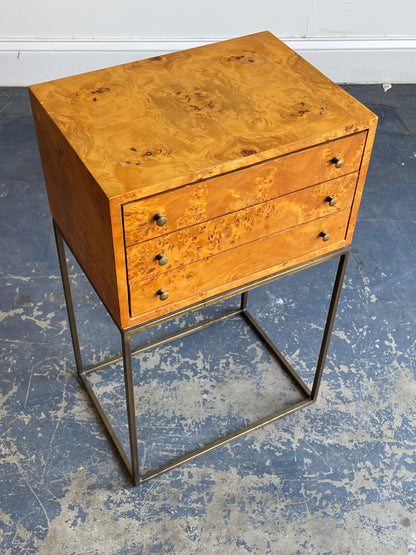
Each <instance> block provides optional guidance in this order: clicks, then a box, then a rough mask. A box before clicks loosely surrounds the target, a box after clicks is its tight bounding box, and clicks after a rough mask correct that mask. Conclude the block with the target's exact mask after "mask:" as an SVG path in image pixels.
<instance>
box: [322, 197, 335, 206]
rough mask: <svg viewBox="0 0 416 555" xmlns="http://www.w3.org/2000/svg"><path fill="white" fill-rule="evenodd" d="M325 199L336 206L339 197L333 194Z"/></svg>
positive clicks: (330, 204)
mask: <svg viewBox="0 0 416 555" xmlns="http://www.w3.org/2000/svg"><path fill="white" fill-rule="evenodd" d="M325 201H326V202H328V203H329V206H335V205H336V203H337V202H338V199H337V198H335V197H333V196H332V195H328V196H327V197H326V199H325Z"/></svg>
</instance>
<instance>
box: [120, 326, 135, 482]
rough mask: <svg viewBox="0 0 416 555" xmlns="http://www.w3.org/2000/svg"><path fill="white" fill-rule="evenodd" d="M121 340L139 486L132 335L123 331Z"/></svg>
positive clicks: (131, 442) (133, 456)
mask: <svg viewBox="0 0 416 555" xmlns="http://www.w3.org/2000/svg"><path fill="white" fill-rule="evenodd" d="M121 341H122V346H123V366H124V382H125V386H126V404H127V421H128V426H129V441H130V456H131V459H130V460H131V477H132V479H133V482H134V485H135V486H137V485H139V483H140V473H139V452H138V447H137V428H136V406H135V400H134V380H133V369H132V358H131V337H130V335H129V334H127V333H125V332H123V331H122V332H121Z"/></svg>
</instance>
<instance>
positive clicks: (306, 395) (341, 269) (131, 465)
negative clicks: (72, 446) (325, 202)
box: [54, 222, 350, 485]
mask: <svg viewBox="0 0 416 555" xmlns="http://www.w3.org/2000/svg"><path fill="white" fill-rule="evenodd" d="M54 230H55V239H56V246H57V251H58V258H59V265H60V269H61V275H62V283H63V288H64V293H65V300H66V307H67V312H68V319H69V325H70V330H71V337H72V344H73V348H74V354H75V362H76V366H77V371H78V375H79V377H80V380H81V381H82V383H83V384H84V386H85V389H86V391H87V392H88V394H89V396H90V398H91V400H92V402H93V404H94V406H95V408H96V410H97V412H98V414H99V416H100V418H101V420H102V422H103V424H104V426H105V428H106V430H107V432H108V434H109V436H110V438H111V440H112V441H113V443H114V446H115V448H116V449H117V452H118V454H119V455H120V457H121V460H122V461H123V463H124V466H125V467H126V469H127V471H128V473H129V474H130V476H131V478H132V481H133V483H134V485H139V484H141V483H143V482H145V481H147V480H150V479H151V478H155V477H156V476H160V475H161V474H163V473H164V472H167V471H168V470H172V469H174V468H176V467H178V466H179V465H182V464H184V463H187V462H189V461H192V460H194V459H196V458H197V457H200V456H201V455H203V454H205V453H209V452H210V451H212V450H214V449H216V448H217V447H220V446H222V445H225V444H227V443H229V442H231V441H233V440H235V439H238V438H240V437H243V436H244V435H246V434H248V433H250V432H252V431H254V430H257V429H259V428H261V427H263V426H265V425H266V424H269V423H271V422H275V421H276V420H278V419H280V418H282V417H283V416H285V415H287V414H291V413H293V412H295V411H297V410H299V409H301V408H303V407H306V406H308V405H311V404H312V403H314V402H315V401H316V399H317V397H318V393H319V387H320V383H321V379H322V374H323V371H324V365H325V360H326V356H327V353H328V347H329V342H330V338H331V333H332V328H333V325H334V320H335V316H336V310H337V306H338V301H339V297H340V293H341V289H342V284H343V280H344V276H345V271H346V267H347V262H348V256H349V253H350V248H349V247H345V248H342V249H339V250H337V251H335V252H333V253H330V254H327V255H324V256H321V257H317V258H315V259H314V260H313V261H310V262H308V263H303V264H300V265H298V266H295V267H293V268H290V269H288V270H284V271H281V272H278V273H276V274H275V275H273V276H269V277H267V278H265V279H262V280H258V281H257V282H254V283H253V284H250V286H245V287H244V288H241V287H240V288H236V289H234V290H233V291H228V292H227V293H225V294H222V295H218V296H217V297H214V298H212V299H210V300H209V301H205V302H203V303H197V304H195V305H193V306H192V307H188V308H187V309H186V310H181V311H177V312H175V313H173V314H171V315H169V316H163V317H161V318H158V319H155V320H154V321H152V322H151V323H150V324H149V323H146V324H144V325H139V326H135V327H131V328H127V329H124V330H123V329H121V328H119V327H118V326H117V327H118V329H119V331H120V334H121V344H122V354H120V355H117V356H114V357H111V358H108V359H106V360H104V361H101V362H98V363H96V364H92V365H89V366H86V367H84V366H83V363H82V357H81V350H80V345H79V339H78V331H77V325H76V320H75V312H74V305H73V300H72V294H71V285H70V280H69V274H68V266H67V262H66V254H65V244H64V238H63V236H62V233H61V231H60V230H59V228H58V226H57V225H56V222H54ZM336 257H339V259H340V260H339V264H338V269H337V273H336V277H335V282H334V286H333V290H332V296H331V301H330V304H329V309H328V315H327V319H326V324H325V329H324V333H323V337H322V343H321V348H320V352H319V357H318V362H317V366H316V370H315V376H314V380H313V385H312V389H310V388H309V387H308V386H307V385H306V384H305V383H304V382H303V380H302V379H301V378H300V376H299V375H298V373H297V372H296V371H295V370H294V368H292V366H291V365H290V364H289V362H288V361H287V360H286V358H285V357H284V356H283V355H282V353H281V352H280V351H279V349H278V348H277V347H276V345H275V344H274V343H273V341H272V340H271V339H270V338H269V337H268V335H267V334H266V333H265V332H264V330H263V329H262V328H261V327H260V325H259V324H258V323H257V322H256V321H255V319H254V318H253V316H252V315H251V314H250V313H249V311H248V309H247V299H248V290H250V289H253V288H255V287H258V286H260V285H263V284H264V283H267V282H270V281H272V280H275V279H279V278H281V277H283V276H285V275H288V274H291V273H295V272H298V271H300V270H302V269H305V268H309V267H311V266H314V265H316V264H319V263H321V262H324V261H326V260H330V259H333V258H336ZM74 258H75V257H74ZM236 294H241V305H240V308H238V309H235V310H230V311H228V312H226V313H225V314H221V315H219V316H215V317H213V318H210V319H208V320H205V321H203V322H200V323H197V324H194V325H192V326H189V327H188V328H185V329H182V330H179V331H177V332H175V333H172V334H170V335H167V336H165V337H163V338H161V339H157V340H155V341H151V342H148V343H146V344H144V345H142V346H139V347H137V348H135V349H132V348H131V337H132V336H133V335H135V334H136V333H139V332H140V331H142V330H144V329H146V328H149V327H150V326H151V325H157V324H159V323H162V322H165V321H167V320H168V319H173V318H176V317H177V316H178V315H182V314H186V313H189V312H191V311H194V310H197V309H199V308H201V307H204V306H207V305H208V304H214V303H216V302H219V301H220V300H223V299H225V298H229V297H231V296H234V295H236ZM98 296H99V295H98ZM237 315H241V316H242V317H243V318H244V320H245V321H246V322H247V323H248V325H249V326H250V327H251V328H252V329H253V330H254V332H255V333H256V334H257V336H258V337H259V338H260V339H261V341H262V342H263V344H264V345H265V346H266V348H268V349H269V351H270V353H271V354H272V355H273V356H274V357H275V359H276V360H277V361H278V363H279V364H280V366H281V367H282V368H283V369H284V371H285V372H286V373H287V375H288V376H289V377H290V378H291V380H292V381H293V383H294V385H295V386H296V387H297V389H298V390H299V392H300V393H301V394H302V396H303V399H302V400H300V401H297V402H296V403H293V404H292V405H290V406H288V407H285V408H283V409H280V410H278V411H276V412H273V413H272V414H270V415H268V416H266V417H264V418H262V419H260V420H257V421H256V422H253V423H251V424H249V425H247V426H245V427H243V428H241V429H239V430H237V431H234V432H231V433H229V434H226V435H224V436H222V437H220V438H218V439H216V440H215V441H212V442H210V443H208V444H206V445H203V446H202V447H199V448H198V449H194V450H193V451H191V452H189V453H187V454H185V455H183V456H180V457H178V458H176V459H174V460H173V461H170V462H168V463H166V464H164V465H162V466H159V467H158V468H156V469H152V470H149V471H148V472H145V473H140V466H139V454H138V445H137V427H136V406H135V398H134V377H133V368H132V357H133V356H135V355H138V354H140V353H143V352H145V351H148V350H151V349H155V348H157V347H160V346H161V345H165V344H166V343H169V342H171V341H173V340H175V339H179V338H182V337H185V336H186V335H189V334H191V333H195V332H197V331H201V330H203V329H205V328H207V327H209V326H212V325H214V324H217V323H218V322H223V321H226V320H228V319H229V318H232V317H234V316H237ZM120 361H122V362H123V369H124V383H125V392H126V404H127V421H128V430H129V447H130V458H129V456H128V455H127V453H126V452H125V450H124V448H123V446H122V444H121V442H120V440H119V438H118V436H117V434H116V432H115V430H114V428H113V427H112V425H111V423H110V421H109V419H108V417H107V414H106V411H105V410H104V408H103V407H102V405H101V403H100V401H99V399H98V397H97V396H96V394H95V392H94V390H93V388H92V386H91V384H90V382H89V380H88V375H89V374H91V373H92V372H94V371H97V370H99V369H102V368H105V367H106V366H110V365H112V364H115V363H117V362H120Z"/></svg>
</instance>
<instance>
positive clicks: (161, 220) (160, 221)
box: [153, 213, 168, 227]
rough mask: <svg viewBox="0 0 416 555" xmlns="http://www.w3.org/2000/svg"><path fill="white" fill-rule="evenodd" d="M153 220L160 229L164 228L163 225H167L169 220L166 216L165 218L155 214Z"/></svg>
mask: <svg viewBox="0 0 416 555" xmlns="http://www.w3.org/2000/svg"><path fill="white" fill-rule="evenodd" d="M153 219H154V220H156V224H157V225H158V226H160V227H162V225H165V223H166V222H167V221H168V220H167V218H166V217H165V216H163V214H159V213H157V214H155V215H154V216H153Z"/></svg>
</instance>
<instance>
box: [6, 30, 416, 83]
mask: <svg viewBox="0 0 416 555" xmlns="http://www.w3.org/2000/svg"><path fill="white" fill-rule="evenodd" d="M225 38H228V37H215V38H205V39H143V40H141V39H131V40H126V39H125V38H123V39H120V38H108V39H99V40H95V39H65V40H64V39H0V86H12V85H17V86H26V85H29V84H32V83H38V82H41V81H49V80H50V79H56V78H59V77H64V76H67V75H74V74H76V73H82V72H84V71H91V70H94V69H98V68H102V67H108V66H112V65H116V64H120V63H126V62H130V61H133V60H138V59H142V58H147V57H150V56H156V55H160V54H165V53H167V52H173V51H176V50H183V49H186V48H193V47H194V46H201V45H203V44H208V43H212V42H216V41H218V40H223V39H225ZM283 40H284V42H286V44H288V45H289V46H290V47H291V48H293V49H294V50H296V52H298V53H299V54H300V55H301V56H303V57H304V58H306V59H307V60H308V61H310V62H311V63H312V64H313V65H315V66H316V67H317V68H318V69H320V70H321V71H322V72H323V73H324V74H326V75H327V76H328V77H330V78H331V79H332V80H333V81H335V82H337V83H416V37H415V36H413V37H398V38H367V39H358V38H357V39H351V38H337V39H332V38H319V39H309V38H304V39H300V38H286V39H283Z"/></svg>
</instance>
